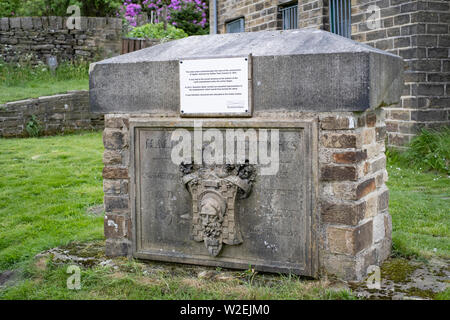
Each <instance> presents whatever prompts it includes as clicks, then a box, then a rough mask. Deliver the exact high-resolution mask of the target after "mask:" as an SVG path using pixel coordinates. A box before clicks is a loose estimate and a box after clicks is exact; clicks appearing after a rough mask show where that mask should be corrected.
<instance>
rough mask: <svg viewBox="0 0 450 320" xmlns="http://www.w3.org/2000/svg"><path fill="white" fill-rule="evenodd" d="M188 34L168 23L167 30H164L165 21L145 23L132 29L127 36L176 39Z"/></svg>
mask: <svg viewBox="0 0 450 320" xmlns="http://www.w3.org/2000/svg"><path fill="white" fill-rule="evenodd" d="M187 36H188V34H187V33H186V32H184V31H183V30H182V29H178V28H176V27H174V26H171V25H167V30H164V23H162V22H160V23H155V24H151V23H148V24H144V25H143V26H140V27H137V28H134V29H133V30H131V31H130V32H129V33H128V34H127V37H130V38H146V39H166V40H174V39H181V38H185V37H187Z"/></svg>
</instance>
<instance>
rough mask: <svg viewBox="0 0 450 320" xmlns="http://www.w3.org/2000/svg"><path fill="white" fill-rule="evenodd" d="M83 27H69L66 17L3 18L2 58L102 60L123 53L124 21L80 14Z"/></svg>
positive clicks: (0, 22)
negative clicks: (54, 57) (122, 35)
mask: <svg viewBox="0 0 450 320" xmlns="http://www.w3.org/2000/svg"><path fill="white" fill-rule="evenodd" d="M80 20H81V21H80V22H81V23H80V26H81V28H80V29H73V30H70V29H69V28H67V26H66V21H67V18H65V17H19V18H0V59H1V60H4V61H8V62H10V61H12V62H16V61H18V60H19V59H25V58H26V59H30V60H32V61H34V62H36V61H42V62H44V63H45V62H46V60H47V57H49V56H56V57H58V60H60V61H61V60H76V59H80V58H83V59H85V60H88V61H93V60H100V59H102V58H107V57H111V56H116V55H119V54H120V50H121V34H122V20H121V19H117V18H95V17H81V18H80Z"/></svg>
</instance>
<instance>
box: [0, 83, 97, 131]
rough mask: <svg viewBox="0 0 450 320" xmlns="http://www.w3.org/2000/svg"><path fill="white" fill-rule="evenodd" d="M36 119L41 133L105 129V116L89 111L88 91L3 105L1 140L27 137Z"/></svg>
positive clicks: (0, 108) (1, 110)
mask: <svg viewBox="0 0 450 320" xmlns="http://www.w3.org/2000/svg"><path fill="white" fill-rule="evenodd" d="M33 115H34V116H35V117H36V118H37V119H38V120H39V122H40V124H41V126H42V134H54V133H60V132H72V131H77V130H91V129H95V130H98V129H103V127H104V120H103V119H104V117H103V115H99V114H92V113H90V111H89V92H88V91H71V92H68V93H66V94H59V95H55V96H48V97H40V98H36V99H28V100H21V101H15V102H9V103H6V104H3V105H0V137H17V136H27V131H26V129H25V128H26V125H27V123H28V122H29V121H30V120H31V118H32V116H33Z"/></svg>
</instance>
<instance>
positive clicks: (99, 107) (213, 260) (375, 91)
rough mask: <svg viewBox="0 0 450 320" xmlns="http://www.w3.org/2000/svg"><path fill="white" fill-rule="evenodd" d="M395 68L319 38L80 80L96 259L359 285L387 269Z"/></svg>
mask: <svg viewBox="0 0 450 320" xmlns="http://www.w3.org/2000/svg"><path fill="white" fill-rule="evenodd" d="M402 74H403V62H402V59H401V58H399V57H398V56H395V55H392V54H389V53H386V52H384V51H381V50H377V49H374V48H372V47H369V46H366V45H363V44H360V43H357V42H354V41H351V40H349V39H346V38H343V37H340V36H337V35H334V34H331V33H328V32H325V31H321V30H291V31H270V32H254V33H239V34H223V35H208V36H194V37H189V38H186V39H181V40H177V41H172V42H168V43H164V44H161V45H158V46H154V47H151V48H147V49H143V50H140V51H136V52H133V53H130V54H126V55H122V56H119V57H115V58H111V59H107V60H103V61H100V62H98V63H95V64H93V65H92V66H91V72H90V99H91V109H92V111H93V112H99V113H105V131H104V135H103V140H104V146H105V152H104V158H103V161H104V164H105V167H104V169H103V178H104V182H103V186H104V192H105V198H104V200H105V212H106V215H105V236H106V239H107V240H106V252H107V254H108V255H110V256H117V255H129V256H134V257H136V258H141V259H150V260H159V261H169V262H178V263H187V264H199V265H208V266H222V267H229V268H238V269H248V268H249V266H252V267H253V268H255V269H257V270H261V271H268V272H284V273H288V272H292V273H296V274H300V275H306V276H312V277H319V276H320V275H321V274H323V273H324V272H327V273H331V274H336V275H338V276H339V277H342V278H345V279H352V280H360V279H361V278H362V277H364V276H365V275H366V274H367V270H368V268H369V266H371V265H379V264H380V263H381V262H382V261H383V260H384V259H386V258H387V257H388V255H389V254H390V248H391V218H390V215H389V213H388V190H387V188H386V185H385V181H386V179H387V172H386V168H385V167H386V157H385V155H384V151H385V144H384V140H385V135H386V130H385V125H384V118H383V110H382V107H383V106H388V105H390V104H393V103H396V102H398V100H399V98H400V94H401V91H402V86H403V76H402Z"/></svg>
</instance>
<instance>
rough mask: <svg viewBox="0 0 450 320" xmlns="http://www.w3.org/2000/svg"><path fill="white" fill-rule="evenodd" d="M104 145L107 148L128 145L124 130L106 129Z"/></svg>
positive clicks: (118, 147)
mask: <svg viewBox="0 0 450 320" xmlns="http://www.w3.org/2000/svg"><path fill="white" fill-rule="evenodd" d="M103 145H104V146H105V148H106V149H123V148H125V147H126V146H127V142H126V140H125V136H124V134H123V132H122V131H118V130H113V129H105V131H104V132H103Z"/></svg>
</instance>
